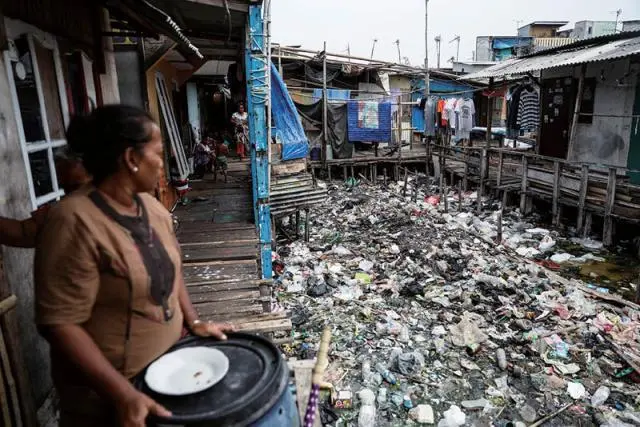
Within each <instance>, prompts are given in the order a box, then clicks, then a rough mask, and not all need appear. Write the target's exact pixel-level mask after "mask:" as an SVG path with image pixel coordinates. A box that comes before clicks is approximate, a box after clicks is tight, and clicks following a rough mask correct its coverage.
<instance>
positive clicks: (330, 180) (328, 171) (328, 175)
mask: <svg viewBox="0 0 640 427" xmlns="http://www.w3.org/2000/svg"><path fill="white" fill-rule="evenodd" d="M327 177H328V178H329V184H331V182H332V181H333V179H332V177H331V166H327Z"/></svg>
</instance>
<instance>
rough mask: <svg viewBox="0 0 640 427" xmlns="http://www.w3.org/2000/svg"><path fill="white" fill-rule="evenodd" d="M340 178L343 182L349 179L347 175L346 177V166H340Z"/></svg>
mask: <svg viewBox="0 0 640 427" xmlns="http://www.w3.org/2000/svg"><path fill="white" fill-rule="evenodd" d="M342 176H343V180H344V181H346V180H347V178H349V175H347V165H342Z"/></svg>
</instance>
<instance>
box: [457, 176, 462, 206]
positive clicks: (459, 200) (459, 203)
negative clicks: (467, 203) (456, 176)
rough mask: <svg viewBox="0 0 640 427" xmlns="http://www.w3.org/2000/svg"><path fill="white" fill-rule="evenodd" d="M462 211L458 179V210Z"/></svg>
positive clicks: (460, 184)
mask: <svg viewBox="0 0 640 427" xmlns="http://www.w3.org/2000/svg"><path fill="white" fill-rule="evenodd" d="M461 211H462V181H458V212H461Z"/></svg>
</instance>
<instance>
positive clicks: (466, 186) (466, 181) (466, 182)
mask: <svg viewBox="0 0 640 427" xmlns="http://www.w3.org/2000/svg"><path fill="white" fill-rule="evenodd" d="M462 150H463V153H464V154H463V156H462V157H463V163H464V165H463V166H464V172H463V173H464V175H462V188H464V191H469V152H468V151H467V150H465V149H464V148H463V149H462Z"/></svg>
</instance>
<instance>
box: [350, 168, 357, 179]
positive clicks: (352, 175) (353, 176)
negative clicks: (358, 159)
mask: <svg viewBox="0 0 640 427" xmlns="http://www.w3.org/2000/svg"><path fill="white" fill-rule="evenodd" d="M351 177H352V178H355V177H356V173H355V171H354V168H353V165H351Z"/></svg>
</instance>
